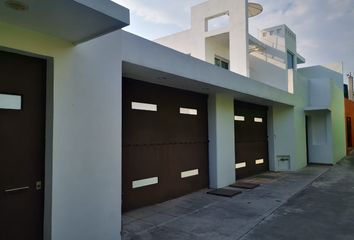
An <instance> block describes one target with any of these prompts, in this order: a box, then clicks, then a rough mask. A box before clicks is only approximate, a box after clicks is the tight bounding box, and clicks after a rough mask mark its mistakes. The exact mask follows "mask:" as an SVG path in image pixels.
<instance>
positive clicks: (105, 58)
mask: <svg viewBox="0 0 354 240" xmlns="http://www.w3.org/2000/svg"><path fill="white" fill-rule="evenodd" d="M0 32H1V38H0V46H1V47H6V48H11V49H17V50H20V51H24V52H27V53H29V54H39V55H43V56H47V57H51V58H53V61H54V66H53V68H52V69H53V70H54V72H53V75H51V74H49V76H50V78H52V80H53V83H54V87H53V94H54V101H53V102H54V104H53V106H52V107H50V108H51V109H50V110H51V111H53V116H54V117H53V119H47V124H49V125H51V123H52V124H53V129H52V139H48V138H47V143H46V182H45V209H46V210H45V239H52V240H62V239H66V240H71V239H72V240H74V239H75V240H76V239H87V240H90V239H92V240H94V239H95V240H96V239H102V240H113V239H120V230H121V229H120V226H121V225H120V222H121V180H120V179H121V76H122V73H121V54H120V52H121V44H120V41H121V38H120V32H115V33H112V34H109V35H106V36H103V37H100V38H97V39H96V40H92V41H89V42H86V43H83V44H81V45H78V46H76V47H74V46H73V45H71V44H69V43H67V42H64V41H60V40H58V39H55V38H52V37H49V36H46V35H43V34H39V33H35V32H31V31H27V30H24V29H22V28H18V27H14V26H11V25H7V24H2V23H0ZM49 94H50V93H49ZM47 130H48V129H47ZM47 136H48V132H47ZM51 140H52V142H53V149H48V148H49V147H50V145H51ZM50 171H52V173H51V172H50ZM51 174H52V176H51ZM50 225H51V226H50Z"/></svg>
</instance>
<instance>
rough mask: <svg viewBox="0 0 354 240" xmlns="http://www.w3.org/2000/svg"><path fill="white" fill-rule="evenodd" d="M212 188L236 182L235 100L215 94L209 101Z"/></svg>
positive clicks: (229, 96) (210, 181) (230, 96)
mask: <svg viewBox="0 0 354 240" xmlns="http://www.w3.org/2000/svg"><path fill="white" fill-rule="evenodd" d="M208 114H209V119H208V124H209V175H210V178H209V179H210V180H209V183H210V187H211V188H221V187H225V186H228V185H229V184H231V183H233V182H235V136H234V132H235V130H234V129H235V121H234V98H233V96H232V95H229V94H215V95H214V94H213V95H210V96H209V100H208Z"/></svg>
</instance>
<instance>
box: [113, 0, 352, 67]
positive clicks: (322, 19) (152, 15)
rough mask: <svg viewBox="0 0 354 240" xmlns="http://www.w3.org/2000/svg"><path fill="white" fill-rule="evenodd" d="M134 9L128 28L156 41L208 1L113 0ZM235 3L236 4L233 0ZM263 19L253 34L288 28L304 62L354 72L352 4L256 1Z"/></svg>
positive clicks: (253, 23)
mask: <svg viewBox="0 0 354 240" xmlns="http://www.w3.org/2000/svg"><path fill="white" fill-rule="evenodd" d="M114 1H115V2H117V3H119V4H121V5H123V6H125V7H127V8H129V9H130V14H131V15H130V16H131V24H130V26H129V27H126V28H125V30H126V31H129V32H132V33H134V34H136V35H139V36H141V37H144V38H147V39H151V40H153V39H156V38H158V37H162V36H165V35H168V34H171V33H175V32H179V31H182V30H185V29H188V28H189V27H190V7H191V6H193V5H195V4H198V3H201V2H205V0H177V1H172V0H167V1H166V0H148V1H146V0H114ZM235 1H237V0H235ZM254 2H257V3H260V4H262V5H263V8H264V11H263V13H262V14H261V15H259V16H256V17H253V18H251V19H250V33H251V34H252V35H253V36H255V37H258V32H259V30H260V29H263V28H267V27H271V26H275V25H280V24H286V25H287V26H288V27H289V28H290V29H292V30H293V31H294V32H295V33H296V35H297V43H298V52H299V53H300V54H301V55H302V56H304V57H305V58H306V64H305V65H304V66H309V65H319V64H326V63H332V62H338V61H343V62H344V72H345V73H347V72H350V71H351V72H354V0H292V1H291V0H254Z"/></svg>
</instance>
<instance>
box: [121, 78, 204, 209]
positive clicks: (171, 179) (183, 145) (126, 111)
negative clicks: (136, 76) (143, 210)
mask: <svg viewBox="0 0 354 240" xmlns="http://www.w3.org/2000/svg"><path fill="white" fill-rule="evenodd" d="M132 102H139V103H148V104H155V105H157V111H143V110H133V109H132V108H131V104H132ZM181 107H182V108H189V109H196V110H197V115H185V114H180V112H179V108H181ZM188 171H193V172H194V173H195V172H196V171H198V174H195V175H193V176H190V177H184V178H182V175H181V174H182V172H188ZM139 180H143V183H142V184H143V185H144V184H145V183H146V184H147V185H146V186H142V187H137V188H133V182H134V181H139ZM138 183H139V182H138ZM139 184H140V183H139ZM207 186H208V122H207V96H205V95H202V94H197V93H193V92H188V91H183V90H178V89H174V88H169V87H164V86H159V85H154V84H149V83H145V82H141V81H137V80H132V79H124V81H123V211H128V210H131V209H134V208H138V207H142V206H146V205H150V204H153V203H159V202H163V201H166V200H168V199H172V198H175V197H179V196H181V195H184V194H186V193H189V192H193V191H196V190H198V189H201V188H205V187H207Z"/></svg>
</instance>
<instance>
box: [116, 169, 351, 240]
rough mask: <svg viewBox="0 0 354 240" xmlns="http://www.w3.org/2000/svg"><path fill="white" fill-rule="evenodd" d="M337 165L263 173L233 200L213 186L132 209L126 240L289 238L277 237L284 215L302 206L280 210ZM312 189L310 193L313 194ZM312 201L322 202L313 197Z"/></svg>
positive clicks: (124, 229) (125, 223) (127, 219)
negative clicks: (254, 184) (259, 180)
mask: <svg viewBox="0 0 354 240" xmlns="http://www.w3.org/2000/svg"><path fill="white" fill-rule="evenodd" d="M338 167H340V166H336V167H335V168H334V169H333V170H330V171H329V172H328V173H327V171H328V170H329V169H330V167H328V166H310V167H307V168H305V169H303V170H301V171H298V172H296V173H286V174H283V175H280V177H278V178H276V179H273V180H271V181H266V180H267V177H266V176H264V178H263V179H264V181H263V182H264V183H263V184H261V186H259V187H258V188H255V189H252V190H242V191H243V192H242V193H241V194H240V195H236V196H234V197H232V198H226V197H219V196H213V195H209V194H206V191H208V190H202V191H199V192H196V193H192V194H189V195H186V196H183V197H181V198H178V199H174V200H171V201H167V202H165V203H161V204H157V205H153V206H149V207H145V208H142V209H138V210H135V211H132V212H128V213H126V214H124V216H123V227H122V236H123V239H124V240H128V239H158V240H164V239H166V240H174V239H176V240H177V239H204V240H207V239H212V240H219V239H220V240H224V239H225V240H226V239H276V237H277V236H279V239H289V237H288V236H287V235H286V233H287V231H285V230H284V231H283V233H284V235H281V234H279V235H277V234H278V233H277V231H281V230H282V228H284V223H283V222H284V220H282V219H281V218H282V217H284V218H287V215H288V216H289V214H299V213H300V212H301V210H292V211H289V212H288V213H287V215H286V214H285V215H284V214H280V215H279V214H278V212H284V211H286V210H284V208H286V206H287V205H288V204H292V203H293V202H294V201H295V202H296V199H298V198H299V196H301V195H302V194H303V193H300V192H301V191H302V190H303V189H304V188H306V187H307V189H317V190H320V186H322V185H321V183H317V181H316V182H314V183H313V181H314V180H315V179H317V178H318V177H320V176H324V177H321V178H320V179H323V178H326V177H325V176H327V175H331V174H333V173H332V171H336V169H337V168H338ZM334 175H335V174H334ZM261 177H262V176H261ZM316 184H317V185H316ZM314 186H317V187H314ZM322 187H325V186H324V185H323V186H322ZM307 189H306V190H305V193H306V192H309V191H308V190H307ZM152 194H153V193H152ZM289 199H291V200H290V201H289ZM307 200H308V201H315V202H317V201H318V200H316V199H311V198H309V199H307ZM320 200H321V201H323V199H320ZM288 201H289V202H288ZM298 201H299V203H298V204H299V205H301V206H303V207H305V206H308V205H309V204H308V203H306V202H303V199H301V198H300V199H299V200H298ZM284 204H285V205H284ZM282 205H283V206H282ZM353 205H354V201H353ZM292 209H293V208H292ZM295 209H299V208H295ZM297 211H299V212H297ZM318 211H321V210H320V209H318ZM353 216H354V215H353ZM306 217H309V216H306ZM294 223H296V225H294V224H293V223H292V222H291V221H290V222H289V221H288V222H287V224H288V225H289V226H288V227H289V228H291V229H296V228H298V226H297V225H299V224H300V223H299V222H294ZM267 225H269V226H270V227H271V228H272V229H273V230H272V229H269V227H267ZM300 225H301V224H300ZM309 229H310V228H309ZM353 229H354V226H353ZM263 231H265V233H264V234H266V236H264V234H263ZM353 231H354V230H353ZM272 234H273V235H272ZM273 236H275V238H273ZM285 236H286V237H285ZM298 236H300V235H298ZM290 237H291V235H290ZM293 239H307V238H293Z"/></svg>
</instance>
